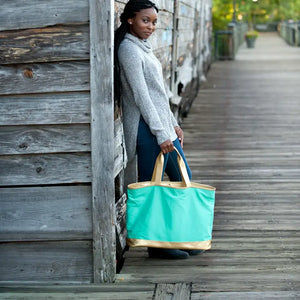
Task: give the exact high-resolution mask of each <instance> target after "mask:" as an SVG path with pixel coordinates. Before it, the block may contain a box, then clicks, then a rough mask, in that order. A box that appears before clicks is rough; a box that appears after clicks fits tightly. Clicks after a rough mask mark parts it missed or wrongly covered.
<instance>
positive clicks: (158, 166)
mask: <svg viewBox="0 0 300 300" xmlns="http://www.w3.org/2000/svg"><path fill="white" fill-rule="evenodd" d="M175 151H176V152H177V162H178V167H179V170H180V174H181V178H182V183H183V186H185V187H189V186H190V185H191V182H190V178H189V175H188V173H187V170H186V166H185V163H184V160H183V158H182V156H181V155H180V153H179V151H178V150H177V149H176V148H175ZM163 168H164V154H163V153H162V152H160V153H159V154H158V156H157V159H156V162H155V166H154V170H153V173H152V179H151V182H154V183H155V184H157V185H159V184H160V183H161V178H162V175H163Z"/></svg>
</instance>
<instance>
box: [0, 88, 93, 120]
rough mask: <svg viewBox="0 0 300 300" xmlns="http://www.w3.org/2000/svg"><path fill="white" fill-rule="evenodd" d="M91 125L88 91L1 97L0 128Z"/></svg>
mask: <svg viewBox="0 0 300 300" xmlns="http://www.w3.org/2000/svg"><path fill="white" fill-rule="evenodd" d="M89 122H90V95H89V93H88V92H72V93H51V94H31V95H18V96H0V125H38V124H71V123H89Z"/></svg>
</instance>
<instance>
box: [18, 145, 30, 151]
mask: <svg viewBox="0 0 300 300" xmlns="http://www.w3.org/2000/svg"><path fill="white" fill-rule="evenodd" d="M19 148H20V149H24V150H25V149H27V148H28V144H27V143H22V144H20V145H19Z"/></svg>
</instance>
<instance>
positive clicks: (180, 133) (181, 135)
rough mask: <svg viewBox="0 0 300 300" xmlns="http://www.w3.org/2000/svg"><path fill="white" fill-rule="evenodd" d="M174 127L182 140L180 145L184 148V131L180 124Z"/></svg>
mask: <svg viewBox="0 0 300 300" xmlns="http://www.w3.org/2000/svg"><path fill="white" fill-rule="evenodd" d="M174 129H175V132H176V134H177V137H178V140H179V142H180V146H181V148H183V131H182V129H181V128H180V127H179V126H176V127H174Z"/></svg>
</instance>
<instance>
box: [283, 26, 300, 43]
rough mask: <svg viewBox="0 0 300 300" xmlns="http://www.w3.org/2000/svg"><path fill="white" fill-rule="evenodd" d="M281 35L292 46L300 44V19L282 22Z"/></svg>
mask: <svg viewBox="0 0 300 300" xmlns="http://www.w3.org/2000/svg"><path fill="white" fill-rule="evenodd" d="M279 33H280V36H281V37H282V38H283V39H284V40H285V41H286V42H287V43H288V44H289V45H292V46H300V21H298V22H287V21H285V22H281V23H280V26H279Z"/></svg>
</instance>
